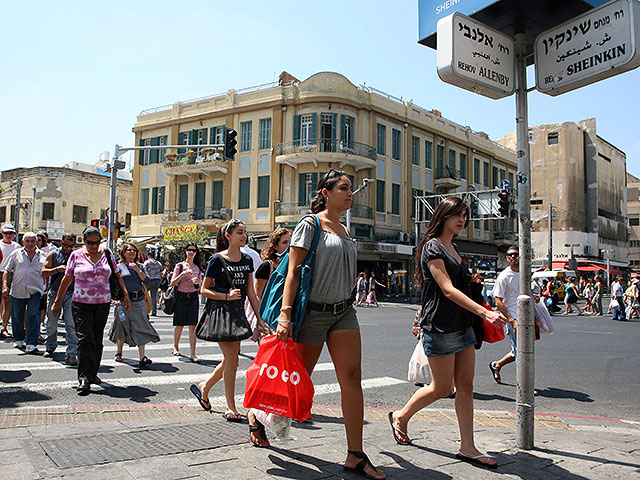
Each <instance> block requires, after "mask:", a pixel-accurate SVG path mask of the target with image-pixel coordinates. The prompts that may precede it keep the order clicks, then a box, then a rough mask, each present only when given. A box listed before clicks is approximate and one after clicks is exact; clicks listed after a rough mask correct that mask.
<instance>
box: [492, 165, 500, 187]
mask: <svg viewBox="0 0 640 480" xmlns="http://www.w3.org/2000/svg"><path fill="white" fill-rule="evenodd" d="M499 183H500V179H499V178H498V167H493V186H494V187H497V186H498V184H499Z"/></svg>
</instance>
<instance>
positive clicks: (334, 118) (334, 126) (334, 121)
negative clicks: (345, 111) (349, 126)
mask: <svg viewBox="0 0 640 480" xmlns="http://www.w3.org/2000/svg"><path fill="white" fill-rule="evenodd" d="M337 138H338V114H337V113H332V114H331V140H336V139H337ZM333 148H334V150H333V151H335V142H334V147H333Z"/></svg>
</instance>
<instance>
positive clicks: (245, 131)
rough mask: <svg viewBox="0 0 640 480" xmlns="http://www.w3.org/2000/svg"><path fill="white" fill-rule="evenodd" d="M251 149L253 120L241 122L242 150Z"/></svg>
mask: <svg viewBox="0 0 640 480" xmlns="http://www.w3.org/2000/svg"><path fill="white" fill-rule="evenodd" d="M249 150H251V122H241V123H240V151H241V152H248V151H249Z"/></svg>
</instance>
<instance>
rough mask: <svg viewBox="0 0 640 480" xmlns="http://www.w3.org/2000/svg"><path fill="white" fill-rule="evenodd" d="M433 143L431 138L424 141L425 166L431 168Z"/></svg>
mask: <svg viewBox="0 0 640 480" xmlns="http://www.w3.org/2000/svg"><path fill="white" fill-rule="evenodd" d="M432 150H433V144H432V143H431V142H430V141H429V140H425V141H424V166H425V167H427V168H431V155H432Z"/></svg>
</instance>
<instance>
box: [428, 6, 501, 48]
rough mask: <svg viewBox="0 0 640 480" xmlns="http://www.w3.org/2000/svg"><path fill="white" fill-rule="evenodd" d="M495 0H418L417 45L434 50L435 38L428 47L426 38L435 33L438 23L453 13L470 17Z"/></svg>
mask: <svg viewBox="0 0 640 480" xmlns="http://www.w3.org/2000/svg"><path fill="white" fill-rule="evenodd" d="M496 1H497V0H444V1H435V2H434V1H433V0H418V37H419V39H418V43H421V44H423V45H427V46H430V47H434V48H435V46H436V45H435V38H433V40H432V42H433V45H430V44H429V43H430V42H428V40H427V37H429V36H432V35H433V34H434V33H436V30H437V25H438V21H439V20H440V19H442V18H444V17H446V16H448V15H451V14H452V13H453V12H460V13H463V14H466V15H471V14H472V13H474V12H477V11H478V10H482V9H483V8H485V7H488V6H489V5H491V4H492V3H496Z"/></svg>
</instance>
